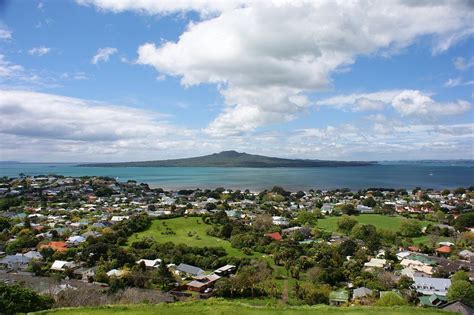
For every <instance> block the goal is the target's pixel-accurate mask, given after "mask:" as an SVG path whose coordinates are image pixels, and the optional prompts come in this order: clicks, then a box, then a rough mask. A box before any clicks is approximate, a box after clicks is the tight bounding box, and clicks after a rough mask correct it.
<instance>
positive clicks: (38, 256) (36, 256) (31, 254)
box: [17, 250, 43, 260]
mask: <svg viewBox="0 0 474 315" xmlns="http://www.w3.org/2000/svg"><path fill="white" fill-rule="evenodd" d="M17 255H23V256H25V257H28V258H31V259H36V260H41V259H43V255H41V254H40V253H38V252H37V251H35V250H30V251H29V252H27V253H24V254H17Z"/></svg>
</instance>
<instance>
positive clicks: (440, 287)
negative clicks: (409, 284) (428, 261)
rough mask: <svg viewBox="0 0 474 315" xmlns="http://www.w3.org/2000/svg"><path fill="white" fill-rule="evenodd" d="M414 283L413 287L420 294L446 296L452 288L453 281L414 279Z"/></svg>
mask: <svg viewBox="0 0 474 315" xmlns="http://www.w3.org/2000/svg"><path fill="white" fill-rule="evenodd" d="M413 281H414V284H413V287H414V288H415V289H416V291H417V292H418V293H420V294H423V295H432V294H437V295H442V296H446V294H447V293H448V289H449V287H450V286H451V280H450V279H444V278H426V277H413Z"/></svg>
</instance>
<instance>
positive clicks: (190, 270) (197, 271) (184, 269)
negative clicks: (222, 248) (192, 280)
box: [176, 263, 204, 277]
mask: <svg viewBox="0 0 474 315" xmlns="http://www.w3.org/2000/svg"><path fill="white" fill-rule="evenodd" d="M176 270H177V271H179V272H181V273H184V274H187V275H189V276H192V277H199V276H202V275H204V270H202V269H201V268H199V267H195V266H191V265H187V264H183V263H181V264H179V265H178V267H176Z"/></svg>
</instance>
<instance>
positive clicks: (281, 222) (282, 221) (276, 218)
mask: <svg viewBox="0 0 474 315" xmlns="http://www.w3.org/2000/svg"><path fill="white" fill-rule="evenodd" d="M272 221H273V224H274V225H280V226H286V225H290V222H289V221H288V219H287V218H284V217H279V216H273V217H272Z"/></svg>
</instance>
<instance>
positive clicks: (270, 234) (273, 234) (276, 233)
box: [265, 232, 282, 241]
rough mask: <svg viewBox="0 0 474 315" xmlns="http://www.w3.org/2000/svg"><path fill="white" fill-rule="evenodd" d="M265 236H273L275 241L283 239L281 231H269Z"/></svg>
mask: <svg viewBox="0 0 474 315" xmlns="http://www.w3.org/2000/svg"><path fill="white" fill-rule="evenodd" d="M265 236H268V237H271V238H273V239H274V240H275V241H281V240H282V238H281V234H280V233H279V232H273V233H267V234H265Z"/></svg>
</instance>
